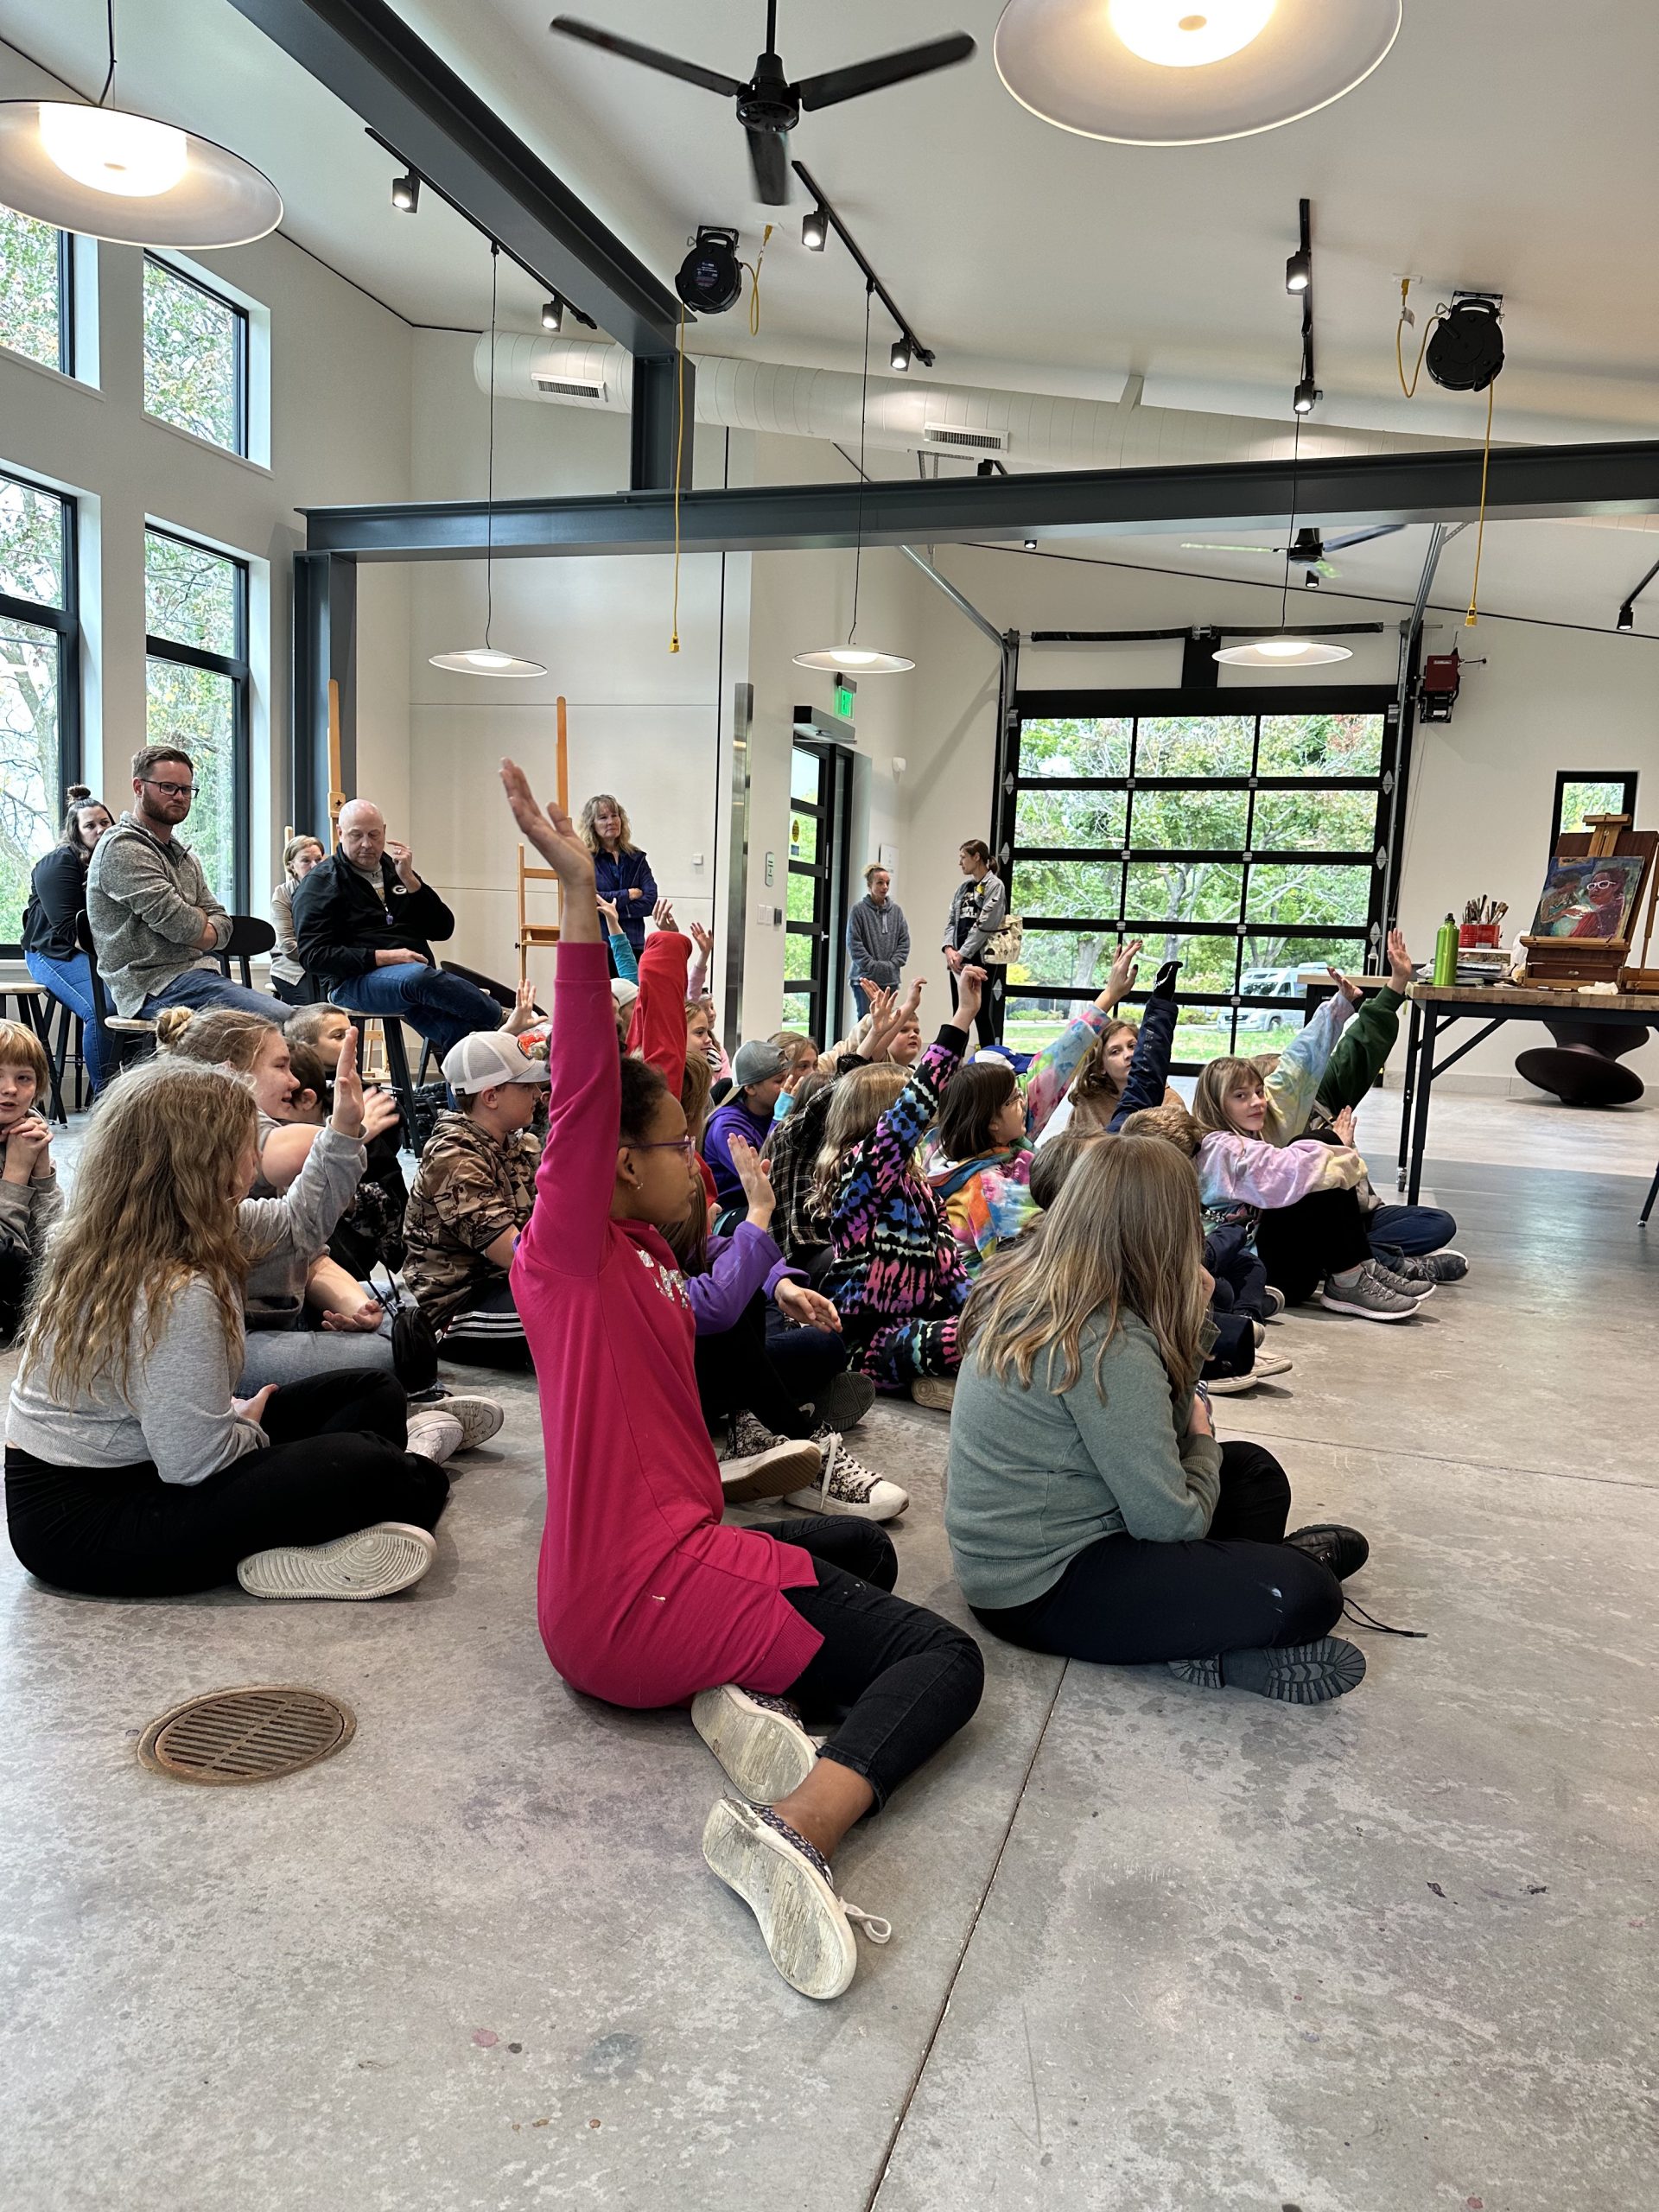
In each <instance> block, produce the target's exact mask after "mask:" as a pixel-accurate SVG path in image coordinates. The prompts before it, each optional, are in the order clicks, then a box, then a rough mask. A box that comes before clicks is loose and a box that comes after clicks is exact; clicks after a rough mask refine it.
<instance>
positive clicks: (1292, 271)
mask: <svg viewBox="0 0 1659 2212" xmlns="http://www.w3.org/2000/svg"><path fill="white" fill-rule="evenodd" d="M1312 282H1313V256H1312V255H1311V254H1307V253H1303V252H1300V251H1298V252H1295V253H1293V254H1292V255H1291V257H1290V259H1289V260H1288V261H1287V262H1286V264H1285V289H1286V290H1287V292H1305V291H1306V289H1307V288H1308V285H1309V284H1310V283H1312Z"/></svg>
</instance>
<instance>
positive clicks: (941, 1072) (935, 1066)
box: [835, 969, 979, 1244]
mask: <svg viewBox="0 0 1659 2212" xmlns="http://www.w3.org/2000/svg"><path fill="white" fill-rule="evenodd" d="M978 972H979V971H978V970H977V969H964V970H963V984H964V988H963V990H962V995H961V1003H960V1004H959V1006H958V1007H957V1014H958V1015H959V1016H960V1017H961V1019H962V1020H963V1021H964V1022H971V1021H972V1020H973V1018H974V1015H975V1014H976V1013H977V1011H978V1006H979V1001H978V995H977V993H976V992H973V993H970V992H969V989H968V988H965V986H966V984H967V982H968V979H969V977H970V976H975V975H976V974H977V973H978ZM970 996H971V998H972V1001H973V1002H972V1004H971V1005H970V1004H969V998H970ZM967 1049H968V1032H967V1030H966V1029H965V1028H963V1029H958V1028H957V1027H956V1026H955V1024H954V1023H951V1022H947V1023H946V1024H945V1026H944V1028H942V1029H941V1030H940V1032H939V1033H938V1037H937V1038H936V1039H934V1041H933V1042H932V1044H931V1045H930V1046H928V1048H927V1050H926V1051H925V1052H924V1053H923V1054H922V1057H921V1058H920V1059H919V1060H918V1061H917V1063H916V1065H915V1066H914V1068H913V1069H912V1071H911V1077H910V1081H909V1082H908V1083H907V1084H906V1085H905V1087H904V1089H903V1090H901V1091H900V1092H899V1096H897V1098H895V1099H894V1100H893V1103H892V1105H891V1106H889V1107H888V1109H887V1112H886V1113H885V1114H884V1115H883V1116H881V1118H880V1121H879V1122H877V1123H876V1125H875V1128H874V1131H873V1132H872V1134H871V1137H870V1141H869V1147H868V1158H869V1162H870V1173H869V1175H868V1177H861V1179H859V1182H858V1185H857V1186H856V1188H855V1190H854V1191H853V1192H851V1193H849V1198H850V1203H849V1205H848V1206H847V1208H846V1209H845V1210H844V1211H843V1210H842V1207H841V1206H840V1205H837V1207H836V1216H835V1227H836V1242H837V1243H842V1244H849V1243H855V1242H857V1241H858V1240H859V1239H860V1238H861V1237H863V1236H867V1235H868V1233H869V1232H870V1230H873V1229H874V1225H875V1221H876V1217H877V1215H878V1214H879V1213H880V1207H881V1201H882V1200H883V1199H884V1198H886V1197H887V1194H888V1193H889V1192H891V1191H893V1189H894V1188H895V1186H896V1185H897V1184H898V1183H899V1179H900V1178H901V1177H902V1176H903V1175H904V1173H906V1169H907V1168H908V1167H909V1166H910V1163H911V1161H912V1159H913V1158H914V1157H915V1153H916V1147H917V1146H918V1144H920V1142H921V1141H922V1133H923V1131H924V1130H925V1128H926V1127H927V1125H928V1123H929V1122H931V1120H932V1119H933V1117H934V1116H935V1115H936V1114H937V1113H938V1110H939V1101H940V1099H941V1098H942V1097H943V1096H944V1091H945V1088H946V1086H947V1085H948V1084H949V1083H950V1078H951V1077H952V1076H953V1075H954V1074H955V1073H956V1071H957V1069H958V1068H959V1067H960V1066H961V1065H962V1056H963V1053H964V1052H966V1051H967Z"/></svg>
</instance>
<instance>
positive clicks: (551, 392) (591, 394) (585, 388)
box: [531, 376, 605, 407]
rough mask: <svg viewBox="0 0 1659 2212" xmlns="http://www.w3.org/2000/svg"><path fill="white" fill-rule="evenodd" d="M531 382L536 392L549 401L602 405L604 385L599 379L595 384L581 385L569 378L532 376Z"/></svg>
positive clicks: (579, 382) (576, 380)
mask: <svg viewBox="0 0 1659 2212" xmlns="http://www.w3.org/2000/svg"><path fill="white" fill-rule="evenodd" d="M531 383H532V384H533V385H535V387H536V389H537V391H539V392H541V393H543V395H544V396H545V397H547V398H549V399H585V400H586V401H587V402H588V404H589V405H590V406H594V407H599V406H602V405H603V404H604V400H605V385H604V380H603V378H601V379H600V380H599V381H598V382H597V383H594V382H588V383H583V382H581V381H579V380H578V379H575V378H570V377H537V376H532V377H531Z"/></svg>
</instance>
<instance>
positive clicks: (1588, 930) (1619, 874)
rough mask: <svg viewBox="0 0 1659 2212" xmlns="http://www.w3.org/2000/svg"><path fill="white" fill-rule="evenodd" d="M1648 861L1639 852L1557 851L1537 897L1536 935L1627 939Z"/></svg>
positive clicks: (1533, 934) (1543, 936)
mask: <svg viewBox="0 0 1659 2212" xmlns="http://www.w3.org/2000/svg"><path fill="white" fill-rule="evenodd" d="M1646 867H1647V861H1646V858H1645V856H1644V855H1642V854H1640V853H1618V854H1608V855H1605V857H1603V858H1601V859H1599V860H1576V859H1573V860H1569V859H1567V857H1566V856H1565V855H1561V854H1557V855H1556V856H1555V858H1554V860H1553V861H1551V862H1550V864H1549V874H1548V876H1546V878H1545V879H1544V887H1543V891H1542V893H1541V895H1540V897H1539V900H1538V912H1537V913H1536V915H1535V917H1534V919H1533V925H1532V930H1531V932H1530V934H1531V935H1532V936H1533V937H1535V938H1594V939H1596V940H1597V941H1598V942H1605V940H1607V939H1608V938H1625V939H1628V938H1629V937H1630V923H1631V920H1632V918H1633V917H1634V915H1635V912H1636V906H1637V900H1638V899H1640V897H1641V895H1642V879H1643V874H1644V873H1645V871H1646Z"/></svg>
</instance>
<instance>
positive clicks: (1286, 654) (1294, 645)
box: [1214, 415, 1354, 669]
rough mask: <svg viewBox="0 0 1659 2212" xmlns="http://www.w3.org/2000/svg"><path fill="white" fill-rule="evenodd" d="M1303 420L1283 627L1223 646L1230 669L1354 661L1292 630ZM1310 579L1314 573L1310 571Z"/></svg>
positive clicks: (1343, 648) (1293, 460)
mask: <svg viewBox="0 0 1659 2212" xmlns="http://www.w3.org/2000/svg"><path fill="white" fill-rule="evenodd" d="M1301 451H1302V418H1301V416H1300V415H1298V416H1297V417H1296V430H1295V438H1294V443H1293V445H1292V447H1291V449H1290V530H1289V532H1288V537H1289V543H1287V545H1286V547H1285V581H1284V586H1283V588H1282V589H1281V592H1280V594H1279V627H1278V628H1277V629H1276V630H1269V631H1268V632H1266V633H1265V634H1264V635H1263V636H1262V637H1259V638H1252V639H1250V640H1249V644H1248V645H1223V646H1222V647H1221V648H1220V650H1219V651H1218V652H1217V653H1216V654H1215V656H1214V658H1216V659H1217V660H1218V661H1224V662H1225V663H1226V664H1227V666H1228V667H1229V668H1278V669H1286V668H1325V667H1327V666H1328V665H1329V664H1330V663H1331V662H1332V661H1334V660H1351V659H1352V658H1353V657H1354V656H1353V652H1352V650H1351V647H1349V646H1347V645H1332V643H1331V642H1330V640H1329V639H1326V638H1302V637H1298V636H1297V635H1296V634H1295V633H1294V631H1292V630H1291V629H1290V627H1289V624H1288V614H1289V608H1290V562H1291V556H1292V554H1293V553H1294V551H1295V549H1296V468H1297V464H1298V462H1299V461H1300V459H1301ZM1308 574H1309V575H1310V577H1311V576H1312V575H1313V570H1312V569H1309V571H1308Z"/></svg>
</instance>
